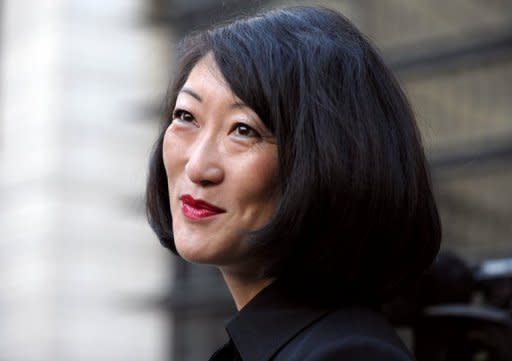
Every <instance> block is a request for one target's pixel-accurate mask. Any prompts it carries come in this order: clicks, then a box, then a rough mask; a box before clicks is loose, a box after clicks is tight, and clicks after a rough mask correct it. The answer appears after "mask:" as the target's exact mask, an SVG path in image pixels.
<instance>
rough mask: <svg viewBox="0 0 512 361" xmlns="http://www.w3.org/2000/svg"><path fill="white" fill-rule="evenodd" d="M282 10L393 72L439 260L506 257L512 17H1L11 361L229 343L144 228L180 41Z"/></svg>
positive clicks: (503, 1)
mask: <svg viewBox="0 0 512 361" xmlns="http://www.w3.org/2000/svg"><path fill="white" fill-rule="evenodd" d="M287 4H322V5H327V6H329V7H332V8H335V9H338V10H341V11H342V12H343V13H344V14H345V15H347V16H348V17H349V18H350V19H352V20H353V22H354V23H355V24H356V25H357V26H358V27H359V28H360V29H361V30H362V31H363V32H364V33H365V34H367V35H368V37H369V38H370V39H371V40H372V41H373V42H374V43H375V44H376V45H377V47H378V48H380V50H381V52H382V54H383V56H384V58H385V59H386V61H387V62H388V64H389V65H390V66H391V67H392V68H393V69H394V71H395V72H396V74H397V76H398V78H399V79H400V82H401V83H402V85H403V87H404V89H405V91H406V93H407V94H408V96H409V97H410V99H411V101H412V103H413V106H414V109H415V111H416V114H417V118H418V122H419V125H420V127H421V130H422V133H423V137H424V141H425V144H426V148H427V153H428V156H429V159H430V161H431V164H432V174H433V181H434V185H435V189H436V194H437V198H438V205H439V209H440V212H441V216H442V221H443V226H444V244H443V248H444V249H447V250H448V249H450V250H453V251H454V252H456V253H457V255H459V256H460V257H461V258H462V259H463V260H464V261H465V262H467V264H468V265H475V264H479V263H480V262H482V261H485V260H493V259H503V258H505V257H512V119H511V115H512V1H511V0H450V1H441V0H429V1H427V0H417V1H410V0H339V1H335V0H332V1H301V2H298V1H293V2H292V1H263V0H261V1H234V0H232V1H229V0H224V1H216V0H102V1H99V0H3V1H0V25H1V29H0V82H1V88H0V110H1V113H0V360H8V361H32V360H34V361H36V360H37V361H45V360H53V361H56V360H66V361H68V360H72V361H75V360H77V361H78V360H89V361H96V360H98V361H100V360H110V361H115V360H123V361H129V360H138V361H140V360H147V361H153V360H154V361H163V360H180V361H181V360H201V359H208V356H209V355H210V354H211V352H212V351H213V350H215V349H216V348H217V347H218V346H219V345H220V344H222V343H223V341H224V340H225V338H226V336H225V334H224V329H223V325H224V322H225V321H226V320H227V319H229V318H230V315H231V314H232V313H233V311H234V307H233V304H232V302H231V300H230V299H229V296H228V295H227V292H226V289H225V287H224V285H223V284H222V282H221V280H220V277H219V275H218V274H217V272H216V271H215V270H213V269H211V268H208V267H192V268H190V267H188V266H187V265H184V264H183V263H181V262H179V261H178V260H176V259H174V258H173V257H172V256H171V255H170V254H169V253H168V252H167V251H166V250H164V249H163V248H161V247H160V246H159V244H158V241H157V240H156V237H155V236H154V235H153V234H152V232H151V231H150V229H149V227H148V226H147V224H146V220H145V216H144V208H143V192H144V183H145V177H146V173H147V170H146V168H147V161H148V155H149V153H150V150H151V147H152V144H153V141H154V140H155V137H156V134H157V132H158V127H159V121H160V119H161V109H162V107H161V104H162V103H163V99H164V95H165V91H166V87H167V83H168V80H169V77H170V74H171V72H172V69H173V60H174V55H173V47H174V44H175V42H176V41H177V40H178V39H179V38H181V37H182V36H183V35H184V34H186V33H187V32H189V31H190V30H193V29H198V28H202V27H205V26H208V25H209V24H211V23H212V22H215V21H219V20H222V19H224V18H226V17H230V16H232V15H235V14H250V13H252V12H254V11H257V10H259V9H263V8H269V7H275V6H279V5H287ZM511 305H512V303H511Z"/></svg>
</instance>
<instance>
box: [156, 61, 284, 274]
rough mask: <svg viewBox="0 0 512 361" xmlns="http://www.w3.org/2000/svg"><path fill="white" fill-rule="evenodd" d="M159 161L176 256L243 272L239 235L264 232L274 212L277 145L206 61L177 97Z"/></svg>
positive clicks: (245, 253)
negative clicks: (257, 230)
mask: <svg viewBox="0 0 512 361" xmlns="http://www.w3.org/2000/svg"><path fill="white" fill-rule="evenodd" d="M163 160H164V164H165V169H166V173H167V181H168V186H169V202H170V207H171V214H172V221H173V222H172V227H173V233H174V240H175V244H176V249H177V251H178V253H179V254H180V255H181V256H182V257H183V258H185V259H187V260H189V261H191V262H198V263H207V264H213V265H217V266H220V267H221V268H223V267H237V268H238V267H240V266H242V267H244V266H247V265H248V264H249V263H250V259H249V258H248V257H249V256H248V252H249V246H248V244H247V242H244V234H245V233H246V232H247V231H251V230H255V229H257V228H259V227H261V226H262V225H264V224H265V223H266V222H267V221H268V220H269V218H270V217H271V215H272V214H273V212H274V209H275V207H276V201H277V196H276V193H277V192H276V190H277V186H276V182H277V146H276V144H275V141H274V138H273V135H272V134H271V133H270V132H269V130H268V129H267V128H266V126H265V125H264V123H263V122H262V121H261V119H259V117H258V116H257V115H256V113H255V112H254V111H253V110H252V109H251V108H249V107H248V106H246V105H245V104H243V102H241V100H240V99H238V98H237V97H236V96H235V95H234V94H233V92H232V91H231V90H230V88H229V86H228V85H227V83H226V81H225V80H224V78H223V76H222V74H221V73H220V71H219V69H218V68H217V65H216V64H215V61H214V60H213V56H211V55H207V56H205V57H204V58H203V59H202V60H201V61H200V62H198V63H197V65H196V66H195V67H194V68H193V69H192V71H191V73H190V75H189V77H188V79H187V81H186V83H185V85H184V86H183V88H182V89H181V91H180V92H179V94H178V98H177V101H176V107H175V109H174V113H173V121H172V122H171V124H170V125H169V127H168V129H167V131H166V133H165V137H164V145H163Z"/></svg>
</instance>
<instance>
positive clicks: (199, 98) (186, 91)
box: [180, 88, 203, 102]
mask: <svg viewBox="0 0 512 361" xmlns="http://www.w3.org/2000/svg"><path fill="white" fill-rule="evenodd" d="M180 93H187V94H188V95H190V96H192V97H194V98H196V99H197V100H198V101H200V102H202V101H203V98H201V96H199V94H197V93H196V92H195V91H193V90H192V89H190V88H182V89H181V90H180Z"/></svg>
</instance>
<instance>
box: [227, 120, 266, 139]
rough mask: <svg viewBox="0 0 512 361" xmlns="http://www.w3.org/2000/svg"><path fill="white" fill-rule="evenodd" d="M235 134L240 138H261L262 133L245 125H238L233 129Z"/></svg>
mask: <svg viewBox="0 0 512 361" xmlns="http://www.w3.org/2000/svg"><path fill="white" fill-rule="evenodd" d="M233 131H234V134H235V135H236V136H239V137H249V138H261V135H260V133H258V132H257V131H256V130H254V129H253V128H252V127H250V126H248V125H247V124H244V123H237V124H235V126H234V127H233Z"/></svg>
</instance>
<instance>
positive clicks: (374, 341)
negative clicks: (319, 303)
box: [211, 284, 413, 361]
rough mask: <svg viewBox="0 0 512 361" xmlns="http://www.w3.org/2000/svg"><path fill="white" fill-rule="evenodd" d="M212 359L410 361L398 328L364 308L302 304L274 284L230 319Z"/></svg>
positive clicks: (255, 360) (214, 360)
mask: <svg viewBox="0 0 512 361" xmlns="http://www.w3.org/2000/svg"><path fill="white" fill-rule="evenodd" d="M226 330H227V332H228V334H229V336H230V342H228V343H227V344H226V345H224V347H222V348H221V349H219V350H218V351H217V352H216V353H215V354H214V355H213V356H212V358H211V360H212V361H221V360H222V361H224V360H230V361H231V360H242V361H270V360H272V361H366V360H368V361H411V360H413V357H412V356H411V355H410V353H409V352H408V351H407V349H406V348H405V346H404V345H403V343H402V342H401V340H400V338H399V337H398V336H397V335H396V333H395V331H394V330H393V328H392V327H391V326H390V325H389V324H388V323H387V322H386V321H385V320H384V318H383V317H382V316H381V315H380V314H379V313H377V312H375V311H372V310H371V309H369V308H365V307H360V306H346V307H341V308H338V309H321V308H312V307H307V306H303V305H300V304H299V303H298V302H296V301H295V300H294V299H293V298H290V297H286V296H285V294H284V293H283V292H282V291H281V290H280V288H279V286H277V285H276V284H272V285H270V286H268V287H267V288H265V289H264V290H262V291H261V292H260V293H259V294H258V295H256V297H254V298H253V299H252V300H251V301H250V302H249V303H248V304H247V305H246V306H245V307H244V308H243V309H242V310H241V311H240V312H239V313H238V315H237V316H236V317H235V318H234V319H233V320H231V321H230V322H229V323H228V325H227V327H226Z"/></svg>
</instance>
